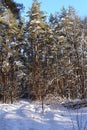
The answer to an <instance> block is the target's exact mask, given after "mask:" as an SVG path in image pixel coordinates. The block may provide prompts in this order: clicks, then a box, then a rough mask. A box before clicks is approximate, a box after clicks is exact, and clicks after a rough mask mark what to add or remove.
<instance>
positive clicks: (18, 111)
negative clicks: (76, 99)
mask: <svg viewBox="0 0 87 130" xmlns="http://www.w3.org/2000/svg"><path fill="white" fill-rule="evenodd" d="M86 121H87V108H86V107H85V108H81V109H76V110H71V109H67V108H64V107H63V106H62V105H55V106H52V105H44V112H43V111H42V107H41V103H40V102H34V101H33V102H31V101H26V100H20V101H19V102H16V103H14V104H0V130H84V127H85V123H86ZM79 127H80V128H79ZM85 130H86V128H85Z"/></svg>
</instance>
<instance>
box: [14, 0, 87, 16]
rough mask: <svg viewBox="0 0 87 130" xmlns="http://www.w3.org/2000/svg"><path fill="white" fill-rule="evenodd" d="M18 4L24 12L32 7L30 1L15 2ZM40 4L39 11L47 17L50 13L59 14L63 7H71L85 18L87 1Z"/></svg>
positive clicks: (52, 0) (57, 0)
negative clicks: (22, 7) (44, 12)
mask: <svg viewBox="0 0 87 130" xmlns="http://www.w3.org/2000/svg"><path fill="white" fill-rule="evenodd" d="M15 1H16V2H18V3H22V4H24V6H25V12H27V11H28V9H29V8H30V7H31V5H32V0H15ZM39 2H41V3H42V4H41V10H42V11H46V12H47V13H48V15H49V14H50V13H55V12H59V11H60V10H61V8H62V7H63V6H64V7H65V8H68V6H72V7H74V8H75V9H76V12H77V13H78V15H79V16H80V17H84V16H87V0H39Z"/></svg>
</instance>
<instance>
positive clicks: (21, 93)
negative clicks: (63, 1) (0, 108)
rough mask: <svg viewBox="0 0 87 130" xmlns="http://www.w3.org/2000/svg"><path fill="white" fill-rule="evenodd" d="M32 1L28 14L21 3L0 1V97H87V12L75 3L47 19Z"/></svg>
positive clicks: (8, 98) (11, 99) (3, 99)
mask: <svg viewBox="0 0 87 130" xmlns="http://www.w3.org/2000/svg"><path fill="white" fill-rule="evenodd" d="M40 6H41V5H40V3H39V2H38V1H37V0H33V2H32V7H31V8H30V9H29V11H28V12H27V13H26V14H27V20H26V18H23V17H22V16H21V10H23V9H24V7H23V5H22V4H18V3H16V2H14V1H13V0H9V1H8V0H0V98H1V100H2V101H3V102H4V103H7V102H9V101H11V103H13V101H15V100H16V99H19V98H20V97H23V98H29V99H33V100H43V99H44V97H45V96H46V95H47V94H53V95H55V96H60V97H62V98H67V99H68V98H70V99H76V98H80V99H82V98H86V97H87V17H85V18H83V19H81V18H80V17H79V16H78V15H77V13H76V11H75V9H74V8H73V7H68V9H65V8H64V7H62V9H61V11H60V12H58V13H55V14H50V16H49V20H46V15H45V13H44V12H43V11H41V10H40Z"/></svg>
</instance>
